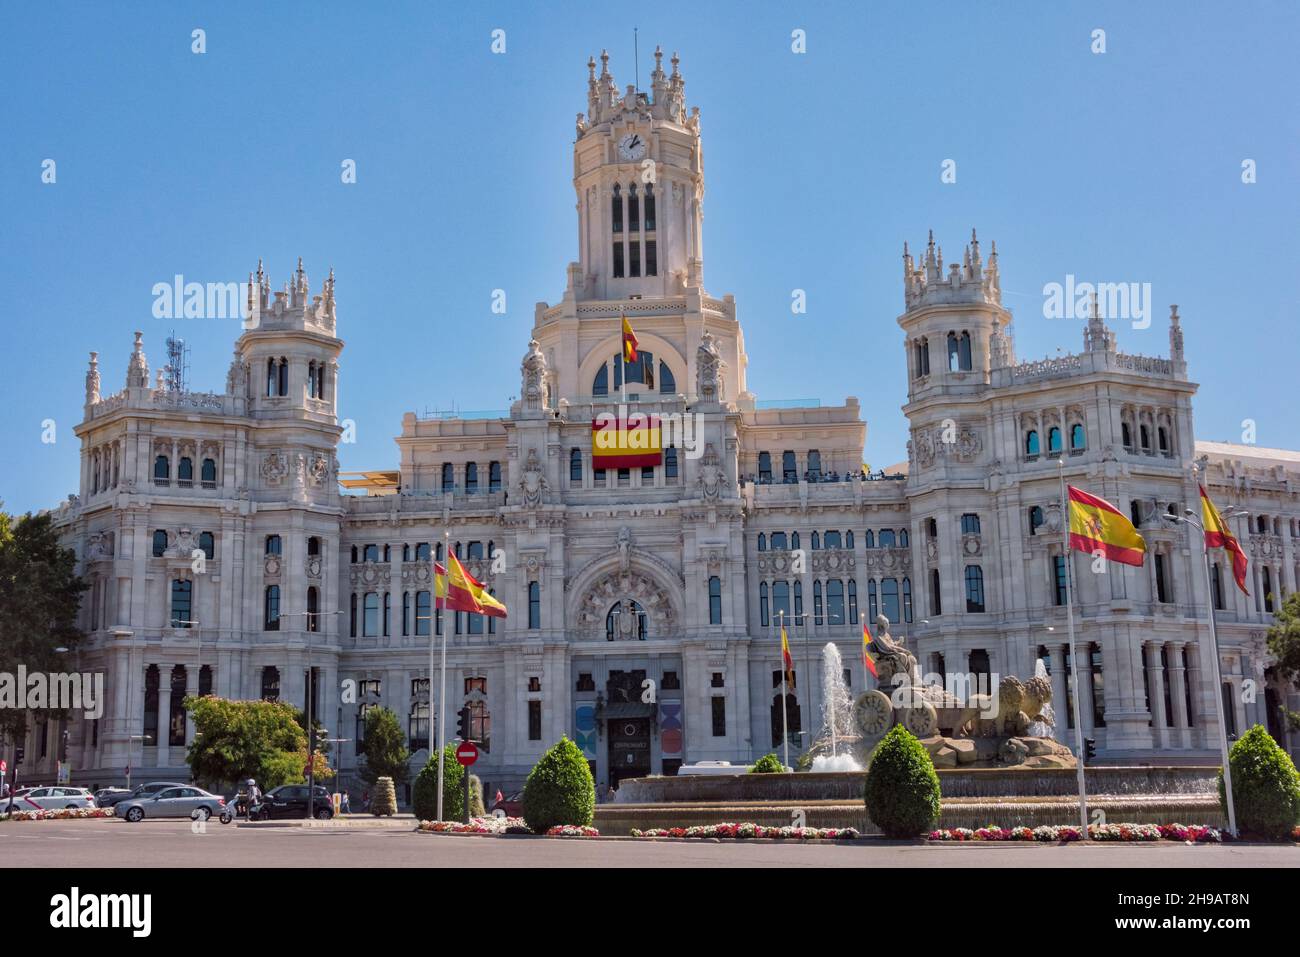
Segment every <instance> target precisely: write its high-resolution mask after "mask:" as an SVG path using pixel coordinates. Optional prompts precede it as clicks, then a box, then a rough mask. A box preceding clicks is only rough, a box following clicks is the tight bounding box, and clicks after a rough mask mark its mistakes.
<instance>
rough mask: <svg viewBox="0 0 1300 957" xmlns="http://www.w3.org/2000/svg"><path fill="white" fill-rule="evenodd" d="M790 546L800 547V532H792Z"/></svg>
mask: <svg viewBox="0 0 1300 957" xmlns="http://www.w3.org/2000/svg"><path fill="white" fill-rule="evenodd" d="M790 547H791V548H798V547H799V533H798V532H797V531H795V532H791V533H790Z"/></svg>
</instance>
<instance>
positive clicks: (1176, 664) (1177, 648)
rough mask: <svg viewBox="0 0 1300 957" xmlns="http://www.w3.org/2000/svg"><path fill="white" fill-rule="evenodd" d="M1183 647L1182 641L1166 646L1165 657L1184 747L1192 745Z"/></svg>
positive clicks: (1175, 716) (1175, 724) (1177, 725)
mask: <svg viewBox="0 0 1300 957" xmlns="http://www.w3.org/2000/svg"><path fill="white" fill-rule="evenodd" d="M1183 646H1184V643H1183V642H1181V641H1170V642H1167V643H1166V644H1165V657H1166V659H1167V660H1168V662H1169V700H1170V703H1171V704H1172V705H1173V708H1174V727H1175V728H1177V729H1178V730H1179V732H1180V733H1179V743H1180V744H1181V745H1182V746H1183V747H1188V746H1190V744H1191V741H1190V740H1189V735H1188V734H1187V729H1188V728H1189V727H1191V725H1189V724H1188V722H1187V671H1186V669H1185V668H1184V667H1183Z"/></svg>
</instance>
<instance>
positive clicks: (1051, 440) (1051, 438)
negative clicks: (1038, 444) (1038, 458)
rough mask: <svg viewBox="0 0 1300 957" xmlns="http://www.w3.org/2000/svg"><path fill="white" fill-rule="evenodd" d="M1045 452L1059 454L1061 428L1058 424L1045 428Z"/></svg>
mask: <svg viewBox="0 0 1300 957" xmlns="http://www.w3.org/2000/svg"><path fill="white" fill-rule="evenodd" d="M1047 454H1048V455H1060V454H1061V429H1060V427H1059V426H1055V425H1054V426H1052V427H1051V428H1050V429H1048V430H1047Z"/></svg>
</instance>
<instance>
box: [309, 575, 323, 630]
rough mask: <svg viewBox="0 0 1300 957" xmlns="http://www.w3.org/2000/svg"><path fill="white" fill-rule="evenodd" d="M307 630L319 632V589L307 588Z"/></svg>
mask: <svg viewBox="0 0 1300 957" xmlns="http://www.w3.org/2000/svg"><path fill="white" fill-rule="evenodd" d="M307 630H308V631H320V589H319V588H317V587H316V586H315V585H309V586H307Z"/></svg>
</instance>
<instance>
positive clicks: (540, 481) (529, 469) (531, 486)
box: [519, 342, 550, 508]
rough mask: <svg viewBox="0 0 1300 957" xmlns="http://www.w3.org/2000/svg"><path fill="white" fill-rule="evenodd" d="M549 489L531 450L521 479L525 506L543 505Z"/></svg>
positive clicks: (520, 483)
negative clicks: (543, 499)
mask: <svg viewBox="0 0 1300 957" xmlns="http://www.w3.org/2000/svg"><path fill="white" fill-rule="evenodd" d="M533 344H534V345H536V344H537V343H536V342H534V343H533ZM548 488H550V484H549V483H548V482H547V481H546V473H545V472H543V471H542V463H541V462H540V461H539V460H538V458H537V450H536V449H529V450H528V459H527V462H526V463H525V464H524V474H523V476H522V477H521V478H520V479H519V490H520V491H521V492H522V493H523V498H524V506H525V507H526V508H536V507H537V506H538V505H541V504H542V497H543V495H544V494H545V492H546V490H547V489H548Z"/></svg>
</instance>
